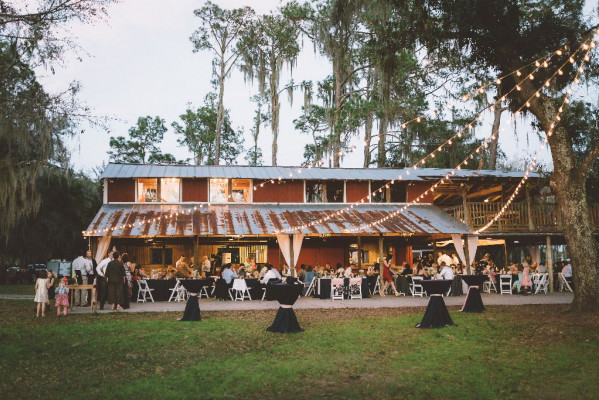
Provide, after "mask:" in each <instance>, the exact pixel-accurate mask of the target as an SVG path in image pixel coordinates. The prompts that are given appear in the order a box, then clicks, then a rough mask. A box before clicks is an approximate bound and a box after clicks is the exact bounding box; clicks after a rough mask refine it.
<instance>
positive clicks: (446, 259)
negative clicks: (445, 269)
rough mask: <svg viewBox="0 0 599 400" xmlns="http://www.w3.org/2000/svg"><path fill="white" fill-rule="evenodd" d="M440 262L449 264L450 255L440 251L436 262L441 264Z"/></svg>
mask: <svg viewBox="0 0 599 400" xmlns="http://www.w3.org/2000/svg"><path fill="white" fill-rule="evenodd" d="M442 263H445V265H451V257H449V256H448V255H447V254H445V253H443V252H442V251H440V252H439V258H438V259H437V264H439V265H442Z"/></svg>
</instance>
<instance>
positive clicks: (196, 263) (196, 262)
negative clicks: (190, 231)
mask: <svg viewBox="0 0 599 400" xmlns="http://www.w3.org/2000/svg"><path fill="white" fill-rule="evenodd" d="M193 268H194V269H195V270H196V271H200V274H201V273H202V264H201V261H200V239H199V237H198V235H196V237H195V240H194V241H193ZM206 278H207V277H206Z"/></svg>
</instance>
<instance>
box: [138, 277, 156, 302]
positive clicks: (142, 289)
mask: <svg viewBox="0 0 599 400" xmlns="http://www.w3.org/2000/svg"><path fill="white" fill-rule="evenodd" d="M137 288H138V289H139V291H138V292H137V302H140V301H141V302H142V303H145V302H146V301H147V300H148V299H149V300H151V301H152V303H153V302H154V297H153V296H152V290H154V289H150V286H148V281H146V280H145V279H138V280H137Z"/></svg>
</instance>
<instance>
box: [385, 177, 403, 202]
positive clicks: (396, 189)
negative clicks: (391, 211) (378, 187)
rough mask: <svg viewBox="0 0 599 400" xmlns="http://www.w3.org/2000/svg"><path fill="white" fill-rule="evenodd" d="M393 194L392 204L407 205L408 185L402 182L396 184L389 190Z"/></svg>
mask: <svg viewBox="0 0 599 400" xmlns="http://www.w3.org/2000/svg"><path fill="white" fill-rule="evenodd" d="M389 191H390V192H391V193H390V194H391V203H405V202H406V184H405V183H401V182H399V183H398V182H395V183H394V184H393V185H391V187H390V188H389Z"/></svg>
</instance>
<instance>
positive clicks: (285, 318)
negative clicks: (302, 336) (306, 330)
mask: <svg viewBox="0 0 599 400" xmlns="http://www.w3.org/2000/svg"><path fill="white" fill-rule="evenodd" d="M268 288H269V293H270V294H271V295H272V296H273V297H274V298H275V299H276V300H277V301H278V302H279V303H280V304H281V305H282V306H283V307H279V310H278V311H277V315H276V316H275V320H274V321H273V323H272V325H271V326H269V327H268V328H266V330H267V331H269V332H279V333H293V332H303V329H302V328H301V327H300V326H299V322H298V321H297V317H296V316H295V312H293V308H291V306H292V305H293V304H295V301H296V300H297V298H298V297H299V296H300V295H301V294H302V291H303V289H304V285H290V284H285V283H274V284H269V285H268Z"/></svg>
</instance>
